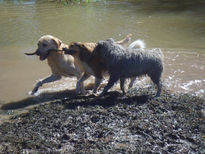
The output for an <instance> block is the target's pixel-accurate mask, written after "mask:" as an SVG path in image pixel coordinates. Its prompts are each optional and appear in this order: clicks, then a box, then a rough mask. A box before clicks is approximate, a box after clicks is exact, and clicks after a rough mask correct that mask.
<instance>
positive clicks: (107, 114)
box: [0, 87, 205, 153]
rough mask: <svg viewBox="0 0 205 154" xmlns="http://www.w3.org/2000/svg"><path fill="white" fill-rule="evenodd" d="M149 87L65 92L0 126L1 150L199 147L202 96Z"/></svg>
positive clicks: (203, 146) (203, 147)
mask: <svg viewBox="0 0 205 154" xmlns="http://www.w3.org/2000/svg"><path fill="white" fill-rule="evenodd" d="M154 94H155V90H154V89H153V88H150V87H148V88H145V89H137V90H136V89H135V90H134V89H131V90H130V91H129V92H128V93H127V96H122V94H121V93H118V92H110V93H108V94H107V95H105V96H104V97H102V98H100V99H98V100H95V96H92V95H90V96H78V97H75V98H74V97H69V96H68V97H67V98H66V99H63V100H57V101H53V102H50V103H46V104H40V105H39V106H37V107H35V108H33V109H31V110H30V111H29V112H28V113H24V114H20V115H17V116H14V117H12V118H11V122H7V123H3V124H1V126H0V151H1V152H3V153H8V152H10V153H13V152H14V153H38V152H40V153H45V152H47V153H71V152H72V153H109V152H110V153H129V152H133V153H142V152H145V153H148V152H151V153H158V152H159V153H188V152H189V153H205V143H204V141H205V138H204V136H205V129H204V128H205V127H204V126H205V117H204V113H203V112H204V110H205V101H204V100H203V99H201V98H198V97H194V96H191V95H189V94H173V93H172V92H170V91H167V90H163V91H162V94H161V96H160V97H158V98H155V97H154Z"/></svg>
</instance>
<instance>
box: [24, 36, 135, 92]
mask: <svg viewBox="0 0 205 154" xmlns="http://www.w3.org/2000/svg"><path fill="white" fill-rule="evenodd" d="M130 37H131V34H130V35H128V37H126V38H125V39H123V40H121V41H118V43H120V44H123V43H124V42H127V41H129V40H128V39H130ZM85 46H86V47H87V48H88V49H89V50H93V49H94V47H95V46H96V43H85ZM63 48H69V46H68V45H67V44H64V43H63V42H62V41H61V40H60V39H58V38H56V37H54V36H51V35H44V36H42V37H41V38H40V39H39V40H38V48H37V50H36V51H35V52H34V53H25V54H26V55H37V56H39V59H40V60H41V61H43V60H46V59H47V63H48V65H49V67H50V68H51V72H52V74H51V75H49V76H48V77H45V78H43V79H40V80H39V81H38V82H37V83H36V84H35V86H34V88H33V90H32V91H31V92H29V94H31V95H34V94H35V93H36V92H37V91H38V89H39V87H41V86H42V85H43V84H45V83H50V82H54V81H57V80H60V79H61V78H62V76H65V77H77V80H79V79H80V78H81V76H82V72H84V66H82V65H81V64H82V63H79V60H78V59H77V58H74V56H71V55H69V54H64V52H63V50H62V49H63ZM76 91H77V93H82V94H85V89H84V86H83V83H82V82H81V83H78V88H77V89H76Z"/></svg>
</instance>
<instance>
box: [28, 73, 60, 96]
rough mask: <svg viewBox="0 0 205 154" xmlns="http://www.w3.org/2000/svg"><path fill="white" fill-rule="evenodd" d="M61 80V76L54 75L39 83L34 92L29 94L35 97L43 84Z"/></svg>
mask: <svg viewBox="0 0 205 154" xmlns="http://www.w3.org/2000/svg"><path fill="white" fill-rule="evenodd" d="M60 79H61V76H59V75H54V74H52V75H50V76H48V77H46V78H44V79H42V80H40V81H38V82H37V84H36V85H35V87H34V88H33V90H32V91H31V92H29V94H30V95H34V94H35V93H36V92H37V91H38V89H39V87H41V86H42V85H43V84H45V83H49V82H53V81H57V80H60Z"/></svg>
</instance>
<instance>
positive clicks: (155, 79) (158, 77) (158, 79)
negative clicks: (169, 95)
mask: <svg viewBox="0 0 205 154" xmlns="http://www.w3.org/2000/svg"><path fill="white" fill-rule="evenodd" d="M149 76H150V78H151V79H152V81H153V82H154V84H156V85H157V93H156V95H155V97H159V96H160V94H161V88H162V84H161V73H157V74H151V75H149Z"/></svg>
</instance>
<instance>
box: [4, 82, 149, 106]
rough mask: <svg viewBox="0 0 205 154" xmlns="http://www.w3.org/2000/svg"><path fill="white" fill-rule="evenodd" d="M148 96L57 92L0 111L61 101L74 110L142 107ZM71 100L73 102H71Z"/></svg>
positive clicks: (11, 103)
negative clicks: (132, 104) (79, 107)
mask: <svg viewBox="0 0 205 154" xmlns="http://www.w3.org/2000/svg"><path fill="white" fill-rule="evenodd" d="M86 89H87V90H90V89H92V85H89V86H87V87H86ZM148 99H150V98H149V96H148V95H141V96H131V97H130V96H123V95H122V93H121V92H117V91H111V92H108V93H107V94H106V95H105V96H103V97H102V98H99V99H96V96H95V95H93V94H91V95H87V96H82V95H78V96H77V95H76V93H75V90H74V89H72V90H64V91H60V92H59V91H58V92H47V93H42V94H40V95H38V96H31V97H28V98H25V99H22V100H19V101H15V102H10V103H7V104H4V105H2V106H1V109H2V110H15V109H21V108H25V107H29V106H32V105H37V104H41V103H45V102H51V101H56V100H61V101H69V102H70V103H69V104H66V105H65V108H68V109H74V108H76V107H78V106H84V107H87V106H95V105H99V106H102V107H109V106H114V105H116V104H118V103H126V104H130V103H133V100H135V102H137V103H138V104H139V105H142V104H144V103H146V102H147V101H148ZM72 100H73V101H72Z"/></svg>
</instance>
